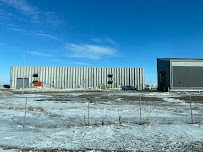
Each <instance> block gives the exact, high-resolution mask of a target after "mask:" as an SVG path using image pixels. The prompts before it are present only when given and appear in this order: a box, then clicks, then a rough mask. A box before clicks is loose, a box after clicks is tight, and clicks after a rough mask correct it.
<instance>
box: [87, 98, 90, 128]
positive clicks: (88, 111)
mask: <svg viewBox="0 0 203 152" xmlns="http://www.w3.org/2000/svg"><path fill="white" fill-rule="evenodd" d="M87 104H88V110H87V114H88V115H87V121H88V125H90V104H89V101H88V103H87Z"/></svg>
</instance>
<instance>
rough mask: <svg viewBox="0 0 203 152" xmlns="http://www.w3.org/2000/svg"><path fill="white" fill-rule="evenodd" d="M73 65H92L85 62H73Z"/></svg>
mask: <svg viewBox="0 0 203 152" xmlns="http://www.w3.org/2000/svg"><path fill="white" fill-rule="evenodd" d="M72 63H73V64H77V65H90V64H88V63H85V62H72Z"/></svg>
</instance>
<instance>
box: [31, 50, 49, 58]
mask: <svg viewBox="0 0 203 152" xmlns="http://www.w3.org/2000/svg"><path fill="white" fill-rule="evenodd" d="M27 54H30V55H36V56H41V57H53V55H51V54H49V53H44V52H37V51H29V52H27Z"/></svg>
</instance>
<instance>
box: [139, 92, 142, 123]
mask: <svg viewBox="0 0 203 152" xmlns="http://www.w3.org/2000/svg"><path fill="white" fill-rule="evenodd" d="M141 101H142V99H141V95H140V100H139V104H140V125H141V124H142V105H141Z"/></svg>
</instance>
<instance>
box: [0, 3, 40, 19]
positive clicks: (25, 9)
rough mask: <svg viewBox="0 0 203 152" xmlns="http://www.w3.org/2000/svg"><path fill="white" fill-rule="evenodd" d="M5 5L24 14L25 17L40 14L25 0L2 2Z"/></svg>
mask: <svg viewBox="0 0 203 152" xmlns="http://www.w3.org/2000/svg"><path fill="white" fill-rule="evenodd" d="M0 1H1V2H3V3H4V4H7V5H8V6H10V7H13V8H15V9H16V10H18V11H19V12H20V13H23V14H24V15H28V16H31V15H37V14H38V13H39V11H38V9H37V8H35V7H34V6H32V5H30V4H28V3H27V1H25V0H0Z"/></svg>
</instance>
